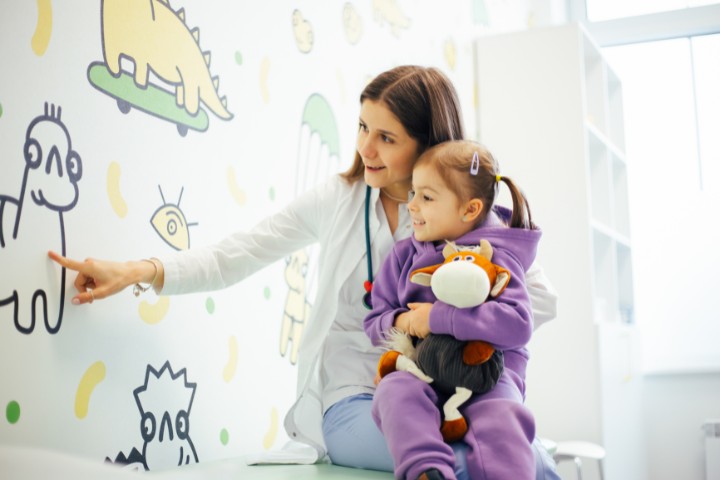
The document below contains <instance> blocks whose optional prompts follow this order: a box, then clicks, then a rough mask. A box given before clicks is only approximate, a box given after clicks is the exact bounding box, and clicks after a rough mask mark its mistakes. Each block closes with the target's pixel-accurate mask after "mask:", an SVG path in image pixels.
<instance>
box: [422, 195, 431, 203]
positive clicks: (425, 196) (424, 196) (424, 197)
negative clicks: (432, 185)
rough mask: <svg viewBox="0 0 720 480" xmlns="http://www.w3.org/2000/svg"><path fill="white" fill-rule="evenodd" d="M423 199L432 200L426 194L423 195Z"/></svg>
mask: <svg viewBox="0 0 720 480" xmlns="http://www.w3.org/2000/svg"><path fill="white" fill-rule="evenodd" d="M423 200H425V201H426V202H432V198H430V197H428V196H427V195H423Z"/></svg>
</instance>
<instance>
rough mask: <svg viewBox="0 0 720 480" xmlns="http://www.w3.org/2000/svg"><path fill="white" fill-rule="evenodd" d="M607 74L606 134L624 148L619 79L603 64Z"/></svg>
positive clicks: (623, 121) (620, 147)
mask: <svg viewBox="0 0 720 480" xmlns="http://www.w3.org/2000/svg"><path fill="white" fill-rule="evenodd" d="M605 74H606V76H607V89H608V90H607V107H608V116H607V119H608V135H609V136H610V140H611V141H612V143H613V144H614V145H615V146H616V147H617V148H619V149H620V150H625V119H624V117H623V96H622V87H621V84H620V79H619V78H618V76H617V75H615V72H613V71H612V69H610V67H608V66H607V64H605Z"/></svg>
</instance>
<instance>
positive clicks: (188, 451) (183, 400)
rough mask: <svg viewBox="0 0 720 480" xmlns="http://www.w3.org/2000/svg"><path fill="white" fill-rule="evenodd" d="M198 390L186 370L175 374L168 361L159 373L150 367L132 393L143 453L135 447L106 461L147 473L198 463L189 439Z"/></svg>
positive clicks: (107, 458) (148, 366)
mask: <svg viewBox="0 0 720 480" xmlns="http://www.w3.org/2000/svg"><path fill="white" fill-rule="evenodd" d="M196 388H197V383H191V382H188V380H187V371H186V369H185V368H182V369H180V370H178V371H177V373H174V372H173V369H172V366H171V365H170V361H169V360H167V361H165V363H164V364H163V366H162V367H160V369H159V370H156V369H155V368H154V367H153V366H152V365H150V364H148V365H147V368H146V369H145V381H144V383H143V385H141V386H139V387H137V388H136V389H135V390H133V396H134V397H135V403H136V405H137V407H138V411H139V412H140V433H141V436H142V439H143V446H142V448H141V450H138V449H137V448H135V447H133V448H132V449H131V451H130V453H129V454H128V455H125V454H124V453H123V452H120V453H118V454H117V455H116V456H115V460H111V459H110V458H109V457H106V458H105V461H106V462H107V463H116V464H126V465H128V466H129V467H132V466H135V467H136V468H138V467H139V466H142V468H143V469H144V470H148V471H149V470H159V469H163V468H169V467H171V466H173V467H174V466H178V467H179V466H182V465H188V464H190V463H198V462H199V460H198V455H197V452H196V450H195V445H194V444H193V441H192V439H191V438H190V411H191V409H192V403H193V399H194V398H195V390H196ZM171 411H172V413H173V414H174V415H173V416H171ZM156 413H157V414H158V415H156ZM175 448H177V449H178V450H177V452H179V455H178V453H176V451H175V450H174V449H175ZM174 462H177V463H174Z"/></svg>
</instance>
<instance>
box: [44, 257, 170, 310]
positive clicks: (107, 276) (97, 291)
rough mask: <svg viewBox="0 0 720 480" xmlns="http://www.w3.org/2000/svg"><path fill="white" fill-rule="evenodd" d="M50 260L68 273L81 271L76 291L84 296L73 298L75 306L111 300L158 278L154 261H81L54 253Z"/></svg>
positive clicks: (89, 259)
mask: <svg viewBox="0 0 720 480" xmlns="http://www.w3.org/2000/svg"><path fill="white" fill-rule="evenodd" d="M48 257H50V258H51V259H52V260H53V261H55V262H56V263H58V264H59V265H61V266H63V267H65V268H67V269H68V270H73V271H75V272H78V274H77V277H76V278H75V288H76V289H77V290H78V292H80V293H79V294H77V295H75V296H74V297H73V298H72V303H73V305H82V304H84V303H92V302H93V301H94V300H100V299H102V298H105V297H109V296H110V295H114V294H116V293H117V292H119V291H121V290H123V289H124V288H125V287H127V286H129V285H132V284H134V283H137V282H145V283H149V282H150V281H152V279H153V278H154V276H155V267H154V266H153V264H151V263H150V262H143V261H140V262H124V263H120V262H110V261H106V260H94V259H91V258H88V259H86V260H85V261H84V262H79V261H77V260H72V259H70V258H67V257H63V256H62V255H60V254H58V253H56V252H53V251H49V252H48ZM158 276H159V275H158Z"/></svg>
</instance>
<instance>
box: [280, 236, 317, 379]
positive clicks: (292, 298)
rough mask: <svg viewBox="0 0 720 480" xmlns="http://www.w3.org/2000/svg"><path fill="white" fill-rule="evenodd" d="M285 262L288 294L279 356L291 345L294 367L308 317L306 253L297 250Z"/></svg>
mask: <svg viewBox="0 0 720 480" xmlns="http://www.w3.org/2000/svg"><path fill="white" fill-rule="evenodd" d="M285 262H286V267H285V281H286V282H287V284H288V294H287V297H286V299H285V311H284V312H283V320H282V327H281V329H280V355H282V356H283V357H284V356H285V354H286V353H287V348H288V345H289V344H290V343H292V350H291V352H290V363H292V364H293V365H295V363H297V354H298V347H299V346H300V341H301V339H302V332H303V329H304V328H305V322H306V321H307V319H308V317H309V316H310V303H309V302H308V301H307V292H306V289H307V282H306V280H305V277H306V275H307V267H308V256H307V252H306V251H305V250H298V251H297V252H295V253H293V254H292V255H291V256H290V257H288V258H287V259H286V260H285Z"/></svg>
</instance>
